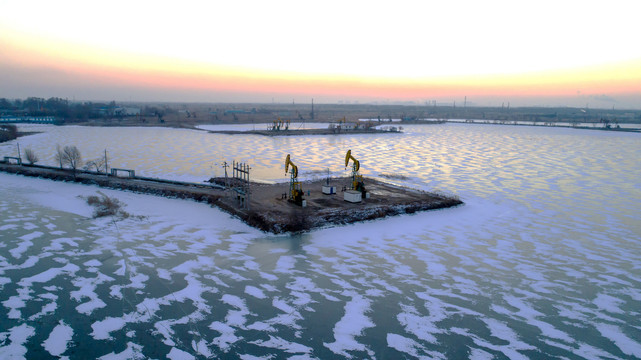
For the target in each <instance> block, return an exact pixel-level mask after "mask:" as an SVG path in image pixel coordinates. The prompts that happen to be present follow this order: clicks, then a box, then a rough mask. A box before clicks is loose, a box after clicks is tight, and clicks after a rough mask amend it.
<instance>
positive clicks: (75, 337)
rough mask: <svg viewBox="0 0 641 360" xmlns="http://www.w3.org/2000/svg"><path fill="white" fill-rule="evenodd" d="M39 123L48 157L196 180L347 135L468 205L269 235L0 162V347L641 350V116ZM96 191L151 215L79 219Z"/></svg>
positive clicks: (331, 149)
mask: <svg viewBox="0 0 641 360" xmlns="http://www.w3.org/2000/svg"><path fill="white" fill-rule="evenodd" d="M29 128H32V129H33V128H34V127H33V126H31V127H29ZM35 128H36V129H39V130H41V131H43V133H41V134H37V135H32V136H28V137H24V138H20V139H19V142H20V146H21V148H22V149H24V148H27V147H30V148H32V149H33V150H34V151H35V152H36V153H37V154H38V155H39V156H40V158H41V161H40V163H44V164H50V165H55V161H54V157H53V154H54V153H55V147H56V144H60V145H63V146H64V145H76V146H77V147H78V148H79V149H80V150H81V152H82V154H83V157H84V158H85V159H87V160H90V159H93V158H97V157H99V156H102V155H103V154H104V150H105V149H107V154H108V157H109V159H110V160H109V161H110V166H113V167H119V168H131V169H135V170H136V173H137V174H142V175H145V176H154V177H164V178H173V179H180V180H189V181H202V180H205V179H208V178H209V177H211V176H212V175H221V174H222V168H221V163H222V162H223V161H231V160H237V161H244V162H247V163H249V164H250V166H251V167H252V178H254V179H259V180H264V181H283V180H285V179H286V175H285V171H284V159H285V156H286V155H287V154H288V153H289V154H291V156H292V160H293V161H294V162H295V163H296V165H298V167H299V169H300V174H301V176H303V177H305V178H314V177H322V176H325V174H326V172H327V169H329V170H330V173H331V174H332V175H343V174H347V173H348V170H345V168H344V166H343V165H344V163H343V161H344V155H345V152H346V151H347V150H348V149H351V150H352V154H354V156H355V157H356V158H357V159H359V160H360V161H361V169H362V172H363V173H364V174H365V175H366V176H373V177H382V176H386V175H393V179H391V180H390V181H393V182H396V183H399V184H403V185H407V186H411V187H416V188H421V189H425V190H431V191H433V190H437V191H442V192H447V193H453V194H457V195H458V196H460V197H461V199H462V200H463V201H464V202H465V205H463V206H461V207H458V208H454V209H447V210H441V211H433V212H424V213H419V214H414V215H408V216H399V217H393V218H388V219H382V220H377V221H371V222H366V223H359V224H354V225H350V226H344V227H333V228H326V229H320V230H316V231H313V232H310V233H305V234H298V235H281V236H275V235H270V234H265V233H261V232H259V231H257V230H255V229H252V228H250V227H248V226H246V225H244V224H243V223H241V222H240V221H238V220H236V219H234V218H232V217H230V216H228V215H227V214H225V213H222V212H220V211H218V210H217V209H213V208H210V207H208V206H206V205H204V204H197V203H194V202H191V201H182V200H174V199H164V198H157V197H152V196H147V195H139V194H133V193H128V192H118V191H111V190H104V189H102V190H101V189H99V188H96V187H92V186H85V185H77V184H67V183H57V182H52V181H46V180H40V179H28V178H24V177H20V176H14V175H7V174H0V194H1V196H0V357H1V358H6V357H8V356H10V355H12V356H16V357H18V358H19V357H27V358H41V357H50V356H60V357H68V358H72V359H84V358H88V357H89V358H93V357H96V358H98V357H103V358H113V359H117V358H171V359H191V358H230V359H236V358H240V359H256V358H258V359H280V358H293V359H309V358H311V359H314V358H319V359H328V358H376V359H399V358H408V359H411V358H424V359H452V358H473V359H519V358H536V359H539V358H558V359H580V358H588V359H596V358H605V359H629V358H641V341H640V340H639V339H641V320H639V319H640V318H641V221H640V220H641V216H640V215H639V214H640V210H641V205H640V204H641V181H640V180H639V179H641V159H640V158H639V154H641V135H639V134H634V133H614V132H600V131H589V130H577V129H561V128H543V127H526V126H497V125H470V124H467V125H466V124H444V125H429V126H406V127H404V129H405V132H404V133H401V134H376V135H342V136H307V137H260V136H250V135H247V136H238V135H236V136H231V135H215V134H208V133H205V132H202V131H193V130H184V129H167V128H93V127H92V128H87V127H53V126H39V127H35ZM16 148H17V146H16V142H15V141H14V142H9V143H4V144H0V156H15V151H16ZM311 190H312V191H314V190H315V189H311ZM316 190H320V189H316ZM98 191H101V192H103V193H105V194H108V195H110V196H114V197H117V198H119V199H120V200H121V201H123V202H124V203H126V204H127V208H126V210H127V211H129V212H130V213H132V214H134V215H142V216H145V217H144V218H129V219H126V220H120V221H114V220H113V219H104V218H103V219H92V218H91V209H90V208H88V207H87V205H86V204H85V202H84V200H83V199H82V198H78V197H77V196H78V195H81V196H87V195H92V194H96V192H98Z"/></svg>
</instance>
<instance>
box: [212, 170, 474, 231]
mask: <svg viewBox="0 0 641 360" xmlns="http://www.w3.org/2000/svg"><path fill="white" fill-rule="evenodd" d="M325 183H326V180H325V179H321V180H317V181H309V182H303V183H302V189H303V191H304V193H305V195H304V199H305V200H306V207H301V206H300V205H297V204H295V203H293V202H291V201H289V200H288V196H287V195H288V193H289V183H279V184H256V183H252V184H251V187H250V191H251V193H250V203H249V205H250V206H249V209H247V210H244V209H240V205H239V202H238V198H237V197H234V196H227V197H225V198H223V199H221V201H222V202H225V203H226V204H227V205H229V206H234V207H236V211H237V212H239V213H241V214H242V215H241V218H243V217H245V218H246V221H247V222H248V223H249V224H250V225H252V226H256V227H258V228H259V229H262V230H265V231H270V232H275V233H279V232H285V231H305V230H309V229H312V228H316V227H323V226H331V225H340V224H347V223H353V222H358V221H364V220H371V219H376V218H380V217H385V216H392V215H399V214H403V213H413V212H416V211H424V210H430V209H437V208H445V207H451V206H456V205H460V204H462V202H461V201H460V200H459V199H457V198H454V197H447V196H444V195H441V194H433V193H427V192H422V191H418V190H413V189H408V188H404V187H399V186H395V185H392V184H389V183H385V182H381V181H378V180H374V179H367V178H366V179H365V188H366V190H367V192H368V193H369V194H370V195H369V198H364V199H362V201H361V202H360V203H350V202H347V201H345V200H344V197H343V195H344V193H343V190H344V189H346V190H349V189H350V183H351V178H349V177H344V178H333V179H331V180H330V185H331V186H335V187H336V194H332V195H326V194H323V192H322V186H323V185H324V184H325Z"/></svg>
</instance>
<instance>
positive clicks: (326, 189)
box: [323, 185, 336, 195]
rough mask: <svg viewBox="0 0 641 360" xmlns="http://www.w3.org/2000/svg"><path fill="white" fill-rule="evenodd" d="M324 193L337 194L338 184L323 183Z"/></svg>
mask: <svg viewBox="0 0 641 360" xmlns="http://www.w3.org/2000/svg"><path fill="white" fill-rule="evenodd" d="M323 194H325V195H333V194H336V186H330V185H323Z"/></svg>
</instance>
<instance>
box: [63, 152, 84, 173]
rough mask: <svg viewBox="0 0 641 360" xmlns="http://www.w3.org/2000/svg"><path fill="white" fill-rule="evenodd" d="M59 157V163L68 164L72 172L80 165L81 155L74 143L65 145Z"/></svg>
mask: <svg viewBox="0 0 641 360" xmlns="http://www.w3.org/2000/svg"><path fill="white" fill-rule="evenodd" d="M61 157H62V158H61V163H62V164H63V165H68V166H69V167H70V168H71V169H72V170H73V172H74V174H75V173H76V170H77V169H78V167H80V165H82V156H81V155H80V150H78V148H77V147H75V146H74V145H71V146H65V147H64V148H63V149H62V154H61Z"/></svg>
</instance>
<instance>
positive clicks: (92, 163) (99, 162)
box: [84, 157, 105, 173]
mask: <svg viewBox="0 0 641 360" xmlns="http://www.w3.org/2000/svg"><path fill="white" fill-rule="evenodd" d="M84 168H85V169H86V170H92V169H95V171H96V172H97V173H102V171H103V170H105V158H104V157H99V158H97V159H94V160H89V161H87V162H86V163H85V167H84Z"/></svg>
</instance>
